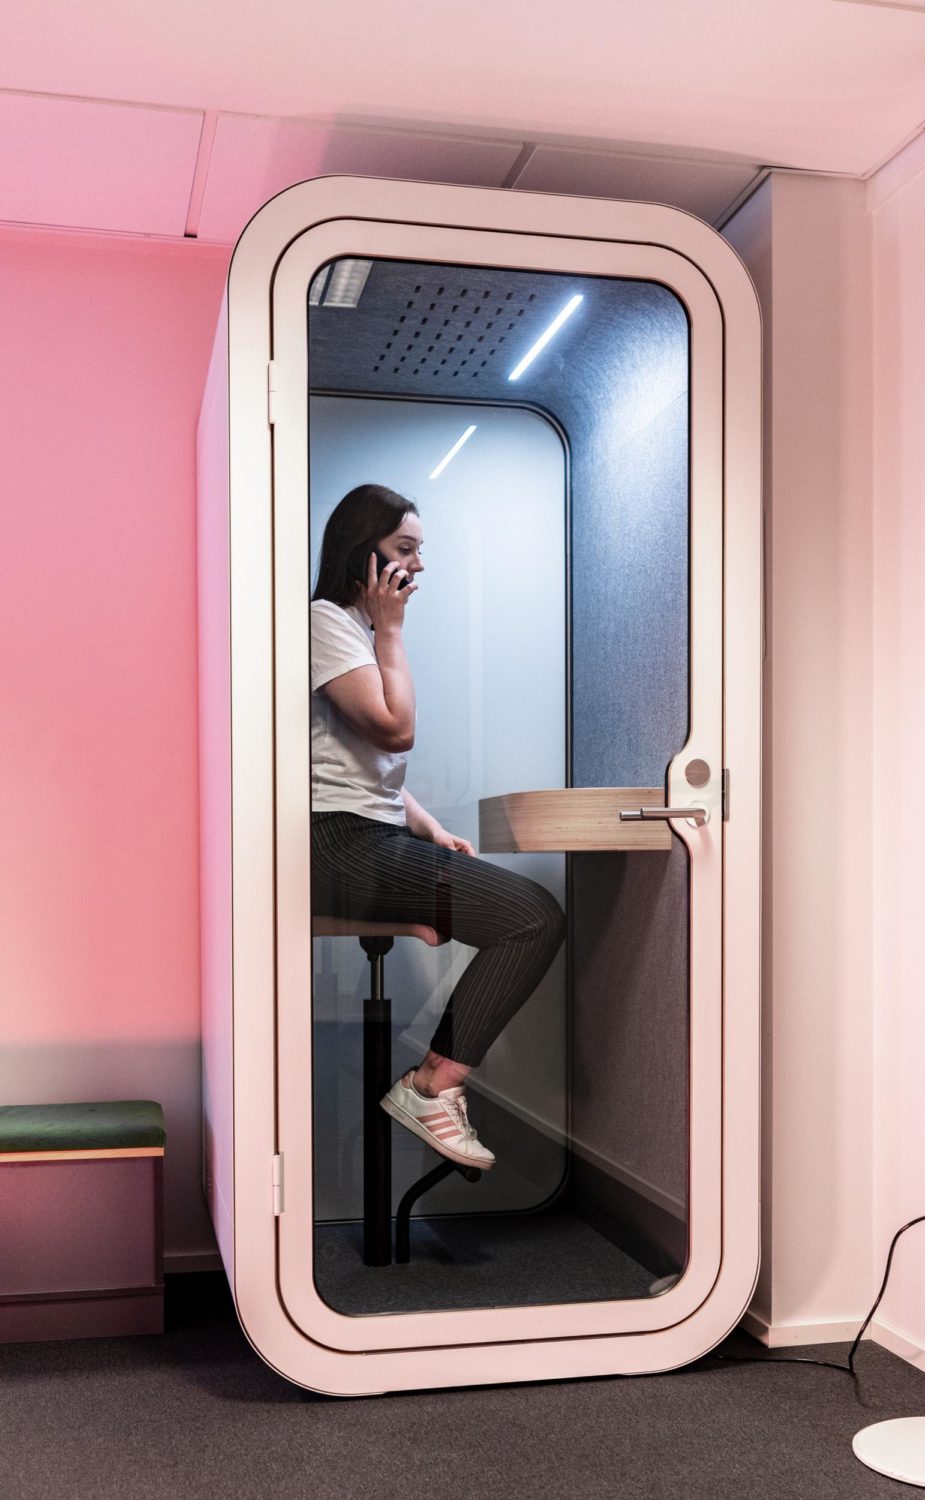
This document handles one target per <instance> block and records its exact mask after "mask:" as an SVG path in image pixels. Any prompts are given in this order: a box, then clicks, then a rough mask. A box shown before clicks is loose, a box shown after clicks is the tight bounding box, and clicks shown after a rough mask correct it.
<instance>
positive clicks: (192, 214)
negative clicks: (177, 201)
mask: <svg viewBox="0 0 925 1500" xmlns="http://www.w3.org/2000/svg"><path fill="white" fill-rule="evenodd" d="M217 129H218V111H217V110H209V109H207V110H206V111H205V113H204V114H203V117H202V129H201V130H200V132H199V145H198V147H197V150H196V165H195V167H194V168H193V180H192V183H191V185H190V195H189V205H188V207H187V212H186V228H185V230H184V238H185V239H188V240H194V239H196V238H197V237H198V235H199V221H200V219H201V218H202V205H203V202H204V200H205V196H206V185H207V183H208V179H209V168H210V166H211V165H212V151H213V148H214V146H215V133H216V131H217Z"/></svg>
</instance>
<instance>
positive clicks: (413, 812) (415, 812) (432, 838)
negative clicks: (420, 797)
mask: <svg viewBox="0 0 925 1500" xmlns="http://www.w3.org/2000/svg"><path fill="white" fill-rule="evenodd" d="M401 795H402V800H403V801H404V804H405V813H406V815H407V818H408V827H409V828H410V829H411V832H412V833H413V834H414V836H415V838H416V839H426V840H427V841H428V843H431V844H439V845H440V847H441V848H443V849H458V850H459V851H460V853H461V854H472V855H474V854H475V849H474V847H473V846H472V844H470V842H469V840H468V839H463V838H459V837H457V835H456V834H455V833H448V832H447V830H446V829H445V828H444V827H443V825H442V823H438V822H437V819H436V818H434V817H432V816H431V814H430V813H429V812H425V810H424V808H423V807H422V806H421V804H420V802H418V801H417V799H416V798H415V797H412V795H411V793H410V792H409V791H408V788H407V787H402V791H401Z"/></svg>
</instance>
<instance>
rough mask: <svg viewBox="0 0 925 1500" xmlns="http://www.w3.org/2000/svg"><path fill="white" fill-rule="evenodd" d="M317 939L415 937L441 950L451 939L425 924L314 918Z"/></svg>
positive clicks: (313, 925)
mask: <svg viewBox="0 0 925 1500" xmlns="http://www.w3.org/2000/svg"><path fill="white" fill-rule="evenodd" d="M312 932H313V933H314V935H315V937H357V938H364V937H413V938H419V939H420V940H421V942H422V943H426V944H427V945H428V947H430V948H439V947H440V946H441V944H443V943H448V942H449V938H448V937H445V936H444V934H443V933H442V932H438V931H437V929H436V928H435V927H426V926H425V925H424V923H423V922H363V921H360V920H359V919H358V918H355V917H323V916H313V917H312Z"/></svg>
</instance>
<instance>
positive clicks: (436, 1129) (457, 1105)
mask: <svg viewBox="0 0 925 1500" xmlns="http://www.w3.org/2000/svg"><path fill="white" fill-rule="evenodd" d="M413 1071H414V1070H413V1069H412V1070H411V1072H408V1073H406V1074H405V1075H404V1077H403V1078H399V1080H398V1082H397V1083H393V1084H392V1087H391V1088H390V1089H389V1092H388V1093H387V1094H386V1096H385V1098H384V1099H380V1101H379V1103H380V1105H381V1106H382V1108H383V1109H384V1110H385V1112H386V1114H387V1115H391V1116H392V1119H393V1120H397V1121H398V1123H399V1125H404V1127H405V1129H406V1130H411V1131H413V1132H414V1134H415V1135H417V1136H420V1138H421V1140H422V1141H426V1142H427V1144H428V1146H433V1148H434V1150H435V1151H439V1152H440V1155H441V1156H448V1157H449V1159H450V1161H458V1162H459V1163H460V1164H461V1165H462V1166H464V1167H481V1168H482V1170H483V1171H484V1170H487V1169H488V1167H493V1166H494V1164H495V1158H494V1156H493V1154H492V1152H491V1151H489V1150H487V1148H486V1147H485V1146H483V1145H482V1143H481V1141H480V1140H479V1138H478V1136H477V1135H476V1133H475V1129H474V1127H473V1126H472V1125H470V1124H469V1116H468V1115H467V1113H466V1096H465V1090H464V1089H463V1087H462V1085H461V1084H460V1085H459V1086H458V1087H457V1088H455V1089H444V1090H443V1092H442V1093H440V1094H437V1095H436V1097H435V1098H433V1099H425V1097H424V1095H423V1094H419V1093H418V1091H417V1089H415V1088H412V1085H411V1079H412V1076H413Z"/></svg>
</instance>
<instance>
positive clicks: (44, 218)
mask: <svg viewBox="0 0 925 1500" xmlns="http://www.w3.org/2000/svg"><path fill="white" fill-rule="evenodd" d="M53 40H54V37H53V33H51V34H50V35H49V44H50V45H51V44H53ZM201 127H202V115H201V114H200V113H199V112H197V111H195V110H172V109H144V108H139V107H138V106H136V105H121V104H106V103H99V102H96V101H92V100H86V99H56V98H50V97H47V96H42V95H38V94H16V93H6V94H4V93H0V219H5V220H12V221H13V222H18V223H27V224H55V225H62V226H66V227H68V228H74V229H109V230H120V231H123V232H126V233H133V234H166V235H182V234H183V232H184V229H185V227H186V215H187V210H188V207H189V199H190V188H191V186H192V182H193V171H194V168H195V165H196V153H197V150H198V146H199V135H200V130H201Z"/></svg>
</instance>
